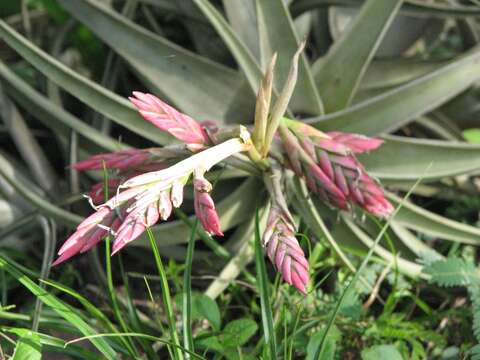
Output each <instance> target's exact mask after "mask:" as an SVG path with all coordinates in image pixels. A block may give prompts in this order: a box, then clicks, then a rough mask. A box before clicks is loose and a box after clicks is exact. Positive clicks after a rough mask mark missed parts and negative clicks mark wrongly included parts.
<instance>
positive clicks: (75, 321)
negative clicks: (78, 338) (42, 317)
mask: <svg viewBox="0 0 480 360" xmlns="http://www.w3.org/2000/svg"><path fill="white" fill-rule="evenodd" d="M0 269H2V270H4V271H6V272H8V273H9V274H10V275H11V276H12V277H14V278H15V279H16V280H17V281H18V282H20V283H21V284H22V285H23V286H25V287H26V288H27V289H28V290H29V291H30V292H31V293H32V294H33V295H35V296H36V297H38V298H39V299H40V300H41V301H42V302H43V303H44V304H45V305H47V306H49V307H51V308H52V310H54V311H55V312H56V313H57V314H59V315H60V316H61V317H63V318H64V319H65V320H67V321H68V323H69V324H71V325H72V326H74V327H76V328H77V329H78V330H79V331H80V332H81V333H82V334H83V335H85V336H88V335H93V334H95V333H96V331H95V330H94V329H92V328H91V327H90V325H88V324H87V323H86V322H85V321H84V320H83V319H82V318H81V317H80V316H79V315H78V314H77V311H76V310H75V309H74V308H72V307H70V306H68V305H67V304H65V303H64V302H62V301H61V300H59V299H58V298H56V297H55V296H54V295H52V294H50V293H48V292H47V291H45V290H44V289H42V288H41V287H40V286H38V285H37V284H35V283H34V282H33V281H32V280H30V278H28V277H27V276H26V275H25V274H23V273H22V272H21V271H20V270H18V269H17V268H16V267H15V266H13V265H12V264H10V263H9V262H8V261H7V259H5V258H4V257H3V256H1V255H0ZM90 341H91V342H92V344H93V345H94V346H95V347H96V348H97V349H98V350H99V351H100V352H101V353H102V354H103V356H105V358H106V359H111V360H114V359H117V354H116V353H115V351H114V350H113V349H112V347H111V346H110V345H109V344H108V342H107V341H106V340H105V339H102V338H92V339H90Z"/></svg>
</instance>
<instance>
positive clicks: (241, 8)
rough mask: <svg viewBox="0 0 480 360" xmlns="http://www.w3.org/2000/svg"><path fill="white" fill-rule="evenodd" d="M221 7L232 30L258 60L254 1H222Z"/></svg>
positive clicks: (258, 46)
mask: <svg viewBox="0 0 480 360" xmlns="http://www.w3.org/2000/svg"><path fill="white" fill-rule="evenodd" d="M223 7H224V8H225V13H226V15H227V18H228V21H229V23H230V25H231V26H232V28H233V30H234V31H235V33H236V34H237V35H238V37H239V38H240V39H241V40H242V42H243V43H244V44H245V45H246V46H247V47H248V49H249V50H250V52H251V53H252V55H253V56H254V57H255V59H257V60H258V59H259V58H260V39H259V37H258V25H257V14H256V13H255V0H242V1H238V0H223Z"/></svg>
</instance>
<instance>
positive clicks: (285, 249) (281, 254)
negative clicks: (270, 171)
mask: <svg viewBox="0 0 480 360" xmlns="http://www.w3.org/2000/svg"><path fill="white" fill-rule="evenodd" d="M285 211H288V210H285ZM292 221H293V220H292V219H291V215H290V214H285V213H284V211H282V210H281V209H280V207H279V206H278V205H276V204H273V205H272V208H271V210H270V214H269V215H268V220H267V227H266V228H265V232H264V234H263V246H264V247H265V248H266V252H267V256H268V257H269V258H270V261H271V262H272V263H273V264H274V265H275V268H276V269H277V271H279V272H280V273H281V274H282V277H283V280H284V281H285V282H287V283H288V284H290V285H293V286H294V287H295V288H297V289H298V290H299V291H300V292H301V293H302V294H304V295H305V294H306V293H307V291H306V286H307V284H308V281H309V276H308V260H307V259H306V257H305V254H304V252H303V250H302V248H301V247H300V244H299V243H298V241H297V239H296V238H295V226H294V224H293V223H292Z"/></svg>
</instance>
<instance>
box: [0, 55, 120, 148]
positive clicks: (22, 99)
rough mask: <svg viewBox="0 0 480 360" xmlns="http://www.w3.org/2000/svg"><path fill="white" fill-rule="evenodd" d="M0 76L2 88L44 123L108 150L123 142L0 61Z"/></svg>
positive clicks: (57, 131) (60, 131) (67, 134)
mask: <svg viewBox="0 0 480 360" xmlns="http://www.w3.org/2000/svg"><path fill="white" fill-rule="evenodd" d="M0 78H1V79H2V80H3V83H4V84H5V85H6V86H5V87H6V90H7V91H8V92H10V93H11V94H12V95H14V96H15V97H14V99H15V100H16V101H18V103H19V104H20V105H22V107H23V108H24V109H25V110H27V111H28V112H29V113H30V114H31V115H32V116H34V117H36V118H37V119H38V120H39V121H41V122H42V123H44V124H45V125H46V126H47V127H49V128H50V129H52V130H53V131H55V132H56V133H61V134H62V135H63V136H65V137H67V136H69V134H70V131H71V129H73V130H75V131H76V132H78V133H79V134H80V135H82V136H84V137H85V138H86V139H88V140H90V141H91V142H93V143H94V144H96V145H98V146H99V147H101V148H103V149H105V150H108V151H117V150H120V149H123V148H126V146H125V145H124V144H122V143H120V142H118V141H116V140H114V139H112V138H110V137H108V136H106V135H104V134H102V133H100V132H99V131H98V130H97V129H94V128H92V127H91V126H89V125H87V124H85V123H84V122H82V121H81V120H80V119H78V118H76V117H75V116H73V115H71V114H70V113H68V112H66V111H65V110H64V109H63V108H61V107H59V106H57V105H56V104H54V103H53V102H52V101H49V100H48V99H47V98H46V97H45V96H44V95H42V94H40V93H39V92H37V91H35V89H33V88H32V87H31V86H29V85H28V84H27V83H26V82H25V81H23V80H22V79H21V78H20V77H19V76H17V75H15V73H14V72H12V71H11V70H10V69H9V68H8V67H7V66H6V65H5V64H4V63H3V62H1V61H0Z"/></svg>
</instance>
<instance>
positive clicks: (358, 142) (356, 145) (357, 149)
mask: <svg viewBox="0 0 480 360" xmlns="http://www.w3.org/2000/svg"><path fill="white" fill-rule="evenodd" d="M327 134H328V135H329V136H330V137H331V138H332V140H333V141H334V142H337V143H340V144H342V145H344V146H346V147H348V148H349V149H350V150H351V151H352V152H354V153H356V154H361V153H363V152H366V151H371V150H375V149H377V148H378V147H380V145H382V144H383V140H381V139H376V138H369V137H367V136H364V135H359V134H351V133H343V132H337V131H333V132H329V133H327Z"/></svg>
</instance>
